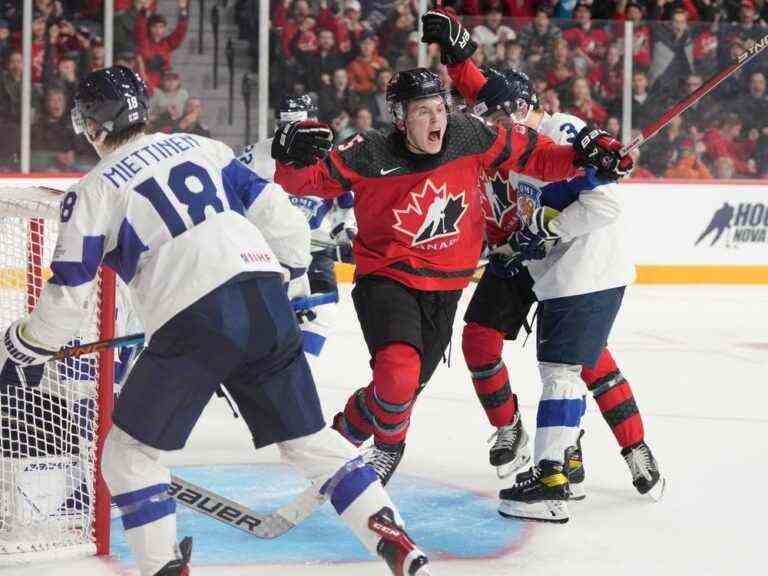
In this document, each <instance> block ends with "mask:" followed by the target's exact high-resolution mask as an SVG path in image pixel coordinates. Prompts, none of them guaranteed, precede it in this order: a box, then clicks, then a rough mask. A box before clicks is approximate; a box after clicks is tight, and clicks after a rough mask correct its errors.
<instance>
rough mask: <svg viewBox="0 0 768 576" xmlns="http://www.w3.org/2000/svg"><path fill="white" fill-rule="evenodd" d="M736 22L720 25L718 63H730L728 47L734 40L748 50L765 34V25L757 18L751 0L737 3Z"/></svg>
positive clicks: (722, 64) (742, 0)
mask: <svg viewBox="0 0 768 576" xmlns="http://www.w3.org/2000/svg"><path fill="white" fill-rule="evenodd" d="M738 6H739V9H738V22H737V23H736V24H724V25H721V26H720V28H719V30H720V41H719V49H720V65H721V66H726V65H728V64H730V60H729V59H730V56H731V54H730V53H729V50H728V47H729V46H730V45H731V44H733V42H734V41H738V42H740V43H741V45H742V46H743V47H744V49H746V50H749V49H750V48H751V47H752V46H753V45H754V44H755V42H758V41H759V40H760V39H762V37H763V36H765V34H766V32H767V31H766V29H765V26H764V25H763V24H762V23H760V22H759V21H758V19H757V12H756V10H755V3H754V2H753V1H752V0H741V2H739V3H738Z"/></svg>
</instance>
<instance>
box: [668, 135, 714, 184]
mask: <svg viewBox="0 0 768 576" xmlns="http://www.w3.org/2000/svg"><path fill="white" fill-rule="evenodd" d="M665 176H666V177H667V178H685V179H690V180H701V179H707V178H712V173H711V172H710V171H709V168H707V166H706V164H704V162H703V161H702V160H701V153H700V152H698V151H697V150H696V144H694V142H693V140H691V139H687V140H684V141H683V143H682V145H681V147H680V157H679V158H678V159H677V162H676V163H675V164H674V165H673V166H672V167H671V168H669V170H667V173H666V174H665Z"/></svg>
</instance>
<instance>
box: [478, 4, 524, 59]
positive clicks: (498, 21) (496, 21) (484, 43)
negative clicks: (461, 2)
mask: <svg viewBox="0 0 768 576" xmlns="http://www.w3.org/2000/svg"><path fill="white" fill-rule="evenodd" d="M516 37H517V36H516V34H515V32H514V30H512V28H510V27H509V26H505V25H504V23H503V22H502V13H501V9H500V8H496V7H492V8H490V9H489V11H488V12H487V13H486V15H485V19H484V21H483V23H482V24H480V25H479V26H475V28H474V30H472V39H473V40H474V41H475V42H477V46H478V48H481V49H482V50H484V51H485V56H486V58H488V59H493V57H494V56H495V54H496V46H497V45H498V44H505V43H506V42H507V41H509V40H514V39H515V38H516Z"/></svg>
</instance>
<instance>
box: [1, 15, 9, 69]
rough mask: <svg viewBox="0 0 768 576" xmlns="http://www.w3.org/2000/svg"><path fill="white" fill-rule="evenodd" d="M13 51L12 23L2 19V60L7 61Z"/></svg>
mask: <svg viewBox="0 0 768 576" xmlns="http://www.w3.org/2000/svg"><path fill="white" fill-rule="evenodd" d="M10 51H11V24H10V22H8V20H4V19H0V62H5V59H6V58H7V57H8V54H9V53H10Z"/></svg>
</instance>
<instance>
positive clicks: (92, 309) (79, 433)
mask: <svg viewBox="0 0 768 576" xmlns="http://www.w3.org/2000/svg"><path fill="white" fill-rule="evenodd" d="M12 182H13V185H14V186H18V189H16V190H8V189H7V188H6V186H5V185H6V183H9V184H10V182H8V181H6V180H2V179H0V184H2V185H3V190H2V193H0V329H2V330H4V329H5V327H7V326H8V325H9V324H10V323H11V322H13V321H14V320H16V319H18V318H20V317H22V316H24V315H27V314H29V312H30V311H31V310H32V309H33V308H34V306H35V304H36V302H37V299H38V297H39V295H40V292H41V291H42V288H43V285H44V283H45V281H46V280H47V279H48V278H49V277H50V274H51V271H50V262H51V259H52V257H53V251H54V247H55V243H56V234H57V229H58V220H59V201H60V198H61V195H60V194H57V193H55V192H53V191H51V192H46V191H43V190H40V189H36V190H35V189H31V186H25V185H24V182H28V183H29V184H30V185H37V184H42V185H44V186H45V185H46V182H41V181H39V180H35V179H28V180H27V179H25V181H23V182H20V181H19V180H13V181H12ZM48 185H50V184H48ZM65 186H66V184H62V182H61V181H59V183H58V184H57V185H56V187H60V188H64V187H65ZM114 330H115V277H114V273H113V272H112V271H111V270H109V269H107V268H102V269H101V270H100V272H99V280H98V282H96V283H95V286H94V292H93V295H92V297H91V299H90V304H89V307H88V310H87V312H86V315H85V318H84V321H83V324H82V326H81V328H80V330H79V332H78V334H77V336H76V340H77V341H80V342H90V341H93V340H98V339H106V338H113V337H114ZM113 379H114V351H113V350H105V351H103V352H100V353H97V354H91V355H88V356H83V357H79V358H69V359H63V360H56V361H52V362H49V363H48V364H47V365H46V369H45V372H44V377H43V380H42V382H41V384H40V386H39V387H36V388H32V389H26V388H16V387H14V388H3V389H0V566H3V565H12V564H22V563H29V562H35V561H39V560H52V559H59V558H71V557H76V556H85V555H92V554H97V553H98V554H107V553H108V552H109V526H110V499H109V493H108V491H107V489H106V486H105V484H104V481H103V478H102V477H101V473H100V468H99V465H98V463H99V462H100V459H101V449H102V446H103V442H104V439H105V437H106V433H107V431H108V429H109V425H110V422H111V411H112V404H113V391H112V390H113Z"/></svg>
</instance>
